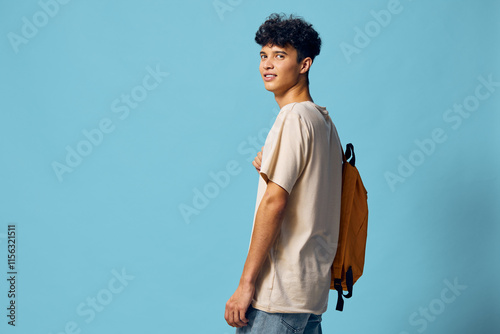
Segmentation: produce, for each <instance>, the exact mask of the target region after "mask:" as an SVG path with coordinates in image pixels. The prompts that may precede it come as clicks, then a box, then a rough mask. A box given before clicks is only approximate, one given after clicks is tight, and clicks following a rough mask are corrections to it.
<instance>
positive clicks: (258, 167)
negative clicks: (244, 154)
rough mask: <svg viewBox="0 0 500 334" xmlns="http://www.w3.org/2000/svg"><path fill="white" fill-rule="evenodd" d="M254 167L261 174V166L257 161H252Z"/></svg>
mask: <svg viewBox="0 0 500 334" xmlns="http://www.w3.org/2000/svg"><path fill="white" fill-rule="evenodd" d="M252 165H253V166H254V167H255V169H257V170H258V171H259V172H260V165H258V164H257V163H256V162H255V161H252Z"/></svg>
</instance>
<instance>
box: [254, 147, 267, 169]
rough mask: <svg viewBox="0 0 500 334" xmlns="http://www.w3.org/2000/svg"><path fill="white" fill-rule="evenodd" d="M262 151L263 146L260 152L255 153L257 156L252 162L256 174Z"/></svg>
mask: <svg viewBox="0 0 500 334" xmlns="http://www.w3.org/2000/svg"><path fill="white" fill-rule="evenodd" d="M263 149H264V146H262V148H261V149H260V152H259V153H257V156H256V157H255V159H253V161H252V165H253V166H254V167H255V169H256V170H257V172H260V165H261V164H262V150H263Z"/></svg>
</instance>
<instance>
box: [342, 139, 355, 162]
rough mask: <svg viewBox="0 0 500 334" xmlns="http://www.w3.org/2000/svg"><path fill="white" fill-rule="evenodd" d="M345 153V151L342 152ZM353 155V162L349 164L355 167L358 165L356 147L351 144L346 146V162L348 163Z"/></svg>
mask: <svg viewBox="0 0 500 334" xmlns="http://www.w3.org/2000/svg"><path fill="white" fill-rule="evenodd" d="M342 153H343V151H342ZM351 155H352V159H351V161H349V163H350V164H351V165H352V166H353V167H354V165H356V156H355V155H354V146H353V145H352V144H351V143H349V144H347V145H346V146H345V155H344V161H347V160H348V159H349V158H350V157H351Z"/></svg>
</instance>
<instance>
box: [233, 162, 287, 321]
mask: <svg viewBox="0 0 500 334" xmlns="http://www.w3.org/2000/svg"><path fill="white" fill-rule="evenodd" d="M259 167H260V166H259ZM287 201H288V192H287V191H286V190H285V189H283V188H281V187H280V186H279V185H277V184H276V183H274V182H272V181H269V182H268V183H267V189H266V192H265V193H264V196H263V197H262V200H261V202H260V205H259V208H258V209H257V213H256V216H255V224H254V228H253V234H252V239H251V241H250V248H249V250H248V255H247V259H246V261H245V266H244V268H243V274H242V275H241V279H240V283H239V285H238V288H237V289H236V292H235V293H234V294H233V295H232V296H231V298H229V300H228V301H227V303H226V311H225V314H224V318H225V319H226V321H227V323H228V324H229V325H230V326H233V327H243V326H246V325H247V323H248V320H247V318H246V317H245V313H246V311H247V309H248V306H249V305H250V303H251V302H252V298H253V295H254V293H255V281H256V280H257V276H258V275H259V272H260V270H261V268H262V265H263V264H264V261H265V259H266V257H267V255H268V253H269V250H270V249H271V246H272V244H273V243H274V241H275V240H276V237H277V235H278V232H279V230H280V227H281V222H282V221H283V215H284V212H285V208H286V204H287Z"/></svg>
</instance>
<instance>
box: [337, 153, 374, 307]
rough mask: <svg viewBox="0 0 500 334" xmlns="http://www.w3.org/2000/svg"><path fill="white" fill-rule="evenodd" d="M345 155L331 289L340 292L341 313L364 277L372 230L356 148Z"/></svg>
mask: <svg viewBox="0 0 500 334" xmlns="http://www.w3.org/2000/svg"><path fill="white" fill-rule="evenodd" d="M342 155H343V164H342V197H341V204H340V205H341V209H340V229H339V241H338V246H337V253H336V254H335V259H334V260H333V264H332V282H331V284H330V289H332V290H333V289H334V290H337V292H338V300H337V307H336V310H337V311H342V310H343V309H344V299H343V298H344V297H345V298H351V296H352V287H353V285H354V283H356V281H357V280H358V278H359V277H360V276H361V275H362V274H363V267H364V264H365V249H366V236H367V229H368V193H367V191H366V189H365V187H364V185H363V182H362V181H361V176H360V175H359V172H358V169H357V168H356V167H355V163H356V157H355V155H354V146H353V145H352V144H347V146H346V150H345V154H344V152H342ZM348 159H350V160H349V161H348ZM343 291H347V294H345V295H344V293H343Z"/></svg>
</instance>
